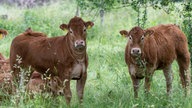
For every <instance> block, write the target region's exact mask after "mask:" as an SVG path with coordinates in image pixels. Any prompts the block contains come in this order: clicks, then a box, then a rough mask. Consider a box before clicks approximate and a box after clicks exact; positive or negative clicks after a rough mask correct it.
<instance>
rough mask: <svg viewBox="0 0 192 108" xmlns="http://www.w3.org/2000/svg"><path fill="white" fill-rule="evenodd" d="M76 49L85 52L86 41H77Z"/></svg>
mask: <svg viewBox="0 0 192 108" xmlns="http://www.w3.org/2000/svg"><path fill="white" fill-rule="evenodd" d="M75 48H76V49H77V50H80V51H81V50H84V49H85V41H84V40H76V41H75Z"/></svg>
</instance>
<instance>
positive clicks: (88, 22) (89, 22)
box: [85, 21, 94, 29]
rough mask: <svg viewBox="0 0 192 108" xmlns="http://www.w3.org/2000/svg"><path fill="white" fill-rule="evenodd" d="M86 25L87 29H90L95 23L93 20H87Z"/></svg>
mask: <svg viewBox="0 0 192 108" xmlns="http://www.w3.org/2000/svg"><path fill="white" fill-rule="evenodd" d="M85 26H86V28H87V29H90V28H91V27H93V26H94V23H93V22H91V21H87V22H86V23H85Z"/></svg>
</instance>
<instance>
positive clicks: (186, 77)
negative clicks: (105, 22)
mask: <svg viewBox="0 0 192 108" xmlns="http://www.w3.org/2000/svg"><path fill="white" fill-rule="evenodd" d="M120 34H121V35H125V36H126V37H127V38H128V43H127V46H126V49H125V61H126V63H127V65H128V69H129V74H130V76H131V79H132V83H133V88H134V96H135V97H138V88H139V82H140V80H141V79H143V78H145V84H144V86H145V91H146V92H149V90H150V81H151V80H152V75H153V73H154V71H155V70H159V69H161V70H163V72H164V76H165V79H166V85H167V93H168V94H170V92H171V89H172V80H173V76H172V69H171V64H172V63H173V61H174V60H177V62H178V65H179V75H180V79H181V82H182V86H183V88H184V89H186V90H187V91H186V92H185V93H189V92H190V87H189V85H190V72H189V70H188V69H189V62H190V53H189V51H188V46H187V39H186V36H185V34H184V33H183V32H182V31H181V30H180V29H179V27H178V26H176V25H173V24H167V25H159V26H155V27H152V28H148V29H146V30H143V29H142V28H140V27H134V28H132V29H131V30H130V31H129V32H128V31H126V30H122V31H120Z"/></svg>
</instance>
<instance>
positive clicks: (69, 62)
mask: <svg viewBox="0 0 192 108" xmlns="http://www.w3.org/2000/svg"><path fill="white" fill-rule="evenodd" d="M93 25H94V24H93V22H91V21H88V22H84V21H83V20H82V19H81V18H79V17H74V18H72V19H71V20H70V21H69V24H61V25H60V28H61V29H62V30H68V33H67V34H66V35H65V36H60V37H53V38H47V37H46V36H37V35H35V36H34V35H32V34H30V33H29V32H28V31H26V32H25V33H22V34H20V35H19V36H17V37H15V38H14V40H13V41H12V45H11V50H10V64H11V68H12V70H13V75H14V77H15V78H16V79H17V80H18V78H19V76H18V75H19V72H20V68H17V67H18V66H19V67H22V68H27V67H29V66H31V67H32V68H34V69H35V70H36V71H38V72H40V73H42V74H47V75H48V76H49V74H51V76H58V77H59V79H60V80H61V82H65V83H64V84H65V85H64V86H65V87H64V94H65V95H64V96H65V99H66V102H67V103H68V104H69V103H70V101H71V96H72V95H71V89H70V80H71V79H75V80H77V86H76V87H77V93H78V97H79V100H80V102H81V101H82V100H83V91H84V86H85V82H86V78H87V66H88V56H87V53H86V34H87V33H86V30H87V29H88V28H90V27H92V26H93ZM60 86H63V85H60Z"/></svg>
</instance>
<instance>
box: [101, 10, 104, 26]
mask: <svg viewBox="0 0 192 108" xmlns="http://www.w3.org/2000/svg"><path fill="white" fill-rule="evenodd" d="M104 14H105V11H104V9H101V10H100V18H101V26H103V25H104Z"/></svg>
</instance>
